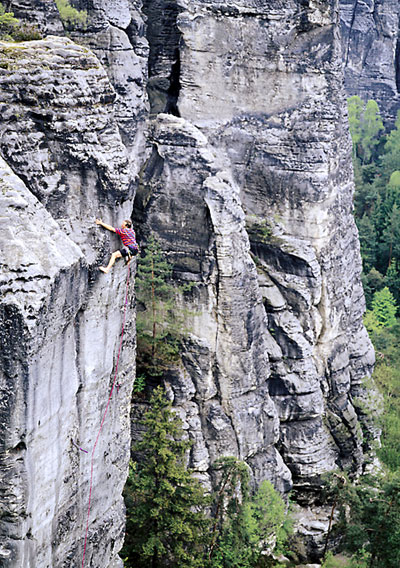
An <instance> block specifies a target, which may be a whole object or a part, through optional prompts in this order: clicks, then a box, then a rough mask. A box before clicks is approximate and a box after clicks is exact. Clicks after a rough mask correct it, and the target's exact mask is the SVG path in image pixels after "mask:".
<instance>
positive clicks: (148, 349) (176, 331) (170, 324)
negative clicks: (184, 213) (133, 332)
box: [136, 235, 182, 377]
mask: <svg viewBox="0 0 400 568" xmlns="http://www.w3.org/2000/svg"><path fill="white" fill-rule="evenodd" d="M171 275H172V267H171V265H170V264H169V263H168V262H167V261H166V260H165V258H164V255H163V252H162V250H161V246H160V244H159V242H158V241H157V240H156V239H155V237H154V236H153V235H152V236H151V237H150V239H149V241H148V244H147V246H146V247H145V254H144V257H143V258H141V259H140V262H139V264H138V273H137V278H136V296H137V300H138V312H137V319H136V326H137V371H138V374H141V375H143V376H147V377H157V376H160V375H161V374H162V372H163V370H164V369H165V368H166V367H168V365H170V364H171V363H173V362H176V361H177V359H178V354H179V342H180V337H181V329H182V322H181V321H180V318H179V315H178V310H176V307H175V288H174V286H173V285H172V284H171V283H170V280H171Z"/></svg>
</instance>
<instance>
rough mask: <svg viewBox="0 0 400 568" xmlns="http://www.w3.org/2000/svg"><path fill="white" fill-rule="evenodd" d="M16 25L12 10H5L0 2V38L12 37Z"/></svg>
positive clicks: (16, 21)
mask: <svg viewBox="0 0 400 568" xmlns="http://www.w3.org/2000/svg"><path fill="white" fill-rule="evenodd" d="M17 25H18V20H17V18H14V14H13V12H6V9H5V8H4V6H3V4H0V39H5V40H7V39H12V33H13V31H14V30H15V28H16V27H17Z"/></svg>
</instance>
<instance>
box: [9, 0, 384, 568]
mask: <svg viewBox="0 0 400 568" xmlns="http://www.w3.org/2000/svg"><path fill="white" fill-rule="evenodd" d="M11 4H12V9H14V10H15V12H16V15H17V16H19V17H23V15H24V14H25V13H26V11H27V10H28V9H29V8H31V9H32V11H33V12H34V14H35V18H34V21H35V22H37V25H38V26H39V27H40V28H41V30H42V31H43V33H45V34H46V33H49V32H51V33H55V34H60V35H61V34H63V33H64V31H63V30H64V27H63V24H62V23H61V20H60V18H59V17H58V15H57V13H56V11H55V10H54V4H51V6H52V7H51V9H50V3H49V2H47V0H32V1H31V2H29V3H28V2H22V0H15V1H14V0H13V2H12V3H11ZM74 6H75V7H77V8H78V9H86V10H88V20H87V23H86V25H85V26H81V29H79V27H78V26H75V27H74V28H73V29H70V30H68V33H69V34H70V36H71V37H72V39H74V40H76V41H77V42H79V43H80V44H81V45H80V46H78V45H76V44H75V43H73V41H71V40H69V39H65V38H61V37H55V36H51V37H48V38H46V39H44V40H42V41H38V42H29V43H22V44H18V45H12V44H6V43H0V154H1V156H2V159H1V163H0V184H1V187H2V191H1V192H0V199H1V202H2V210H3V207H4V209H5V208H7V217H2V218H1V219H0V220H1V225H0V226H1V232H0V242H1V244H2V249H3V251H2V258H3V259H4V261H3V264H4V266H3V267H2V275H1V291H2V301H1V309H0V317H1V318H2V319H1V327H0V329H1V341H2V351H1V373H2V374H1V375H0V381H1V382H0V389H1V391H0V396H1V398H0V419H1V424H2V432H4V435H2V436H1V444H2V446H1V454H0V460H1V469H0V472H1V473H0V475H1V478H0V495H1V501H2V504H3V505H2V506H3V510H4V512H3V513H2V515H0V518H1V521H0V541H1V548H0V558H1V562H3V564H4V566H16V565H18V566H19V565H20V566H23V567H29V568H33V566H39V565H40V566H41V567H50V566H51V567H52V568H59V567H63V566H65V568H67V567H69V566H73V565H79V564H80V562H81V557H82V548H83V538H84V532H85V525H86V516H87V505H88V501H87V499H88V490H89V476H90V452H91V449H92V447H93V444H94V442H95V439H96V436H97V433H98V431H99V427H100V423H101V418H102V416H103V412H104V410H105V407H106V402H107V397H108V394H109V391H110V385H111V382H112V378H113V368H114V364H115V361H116V357H117V351H118V343H119V332H120V326H121V322H122V317H123V314H122V311H121V308H122V307H123V306H122V304H123V298H124V293H125V278H126V272H125V271H124V270H123V269H122V266H116V267H115V270H113V272H112V274H110V275H109V276H107V277H106V276H101V278H100V277H99V274H98V272H97V269H96V267H97V266H98V264H100V263H101V262H104V260H105V258H106V257H107V256H108V254H109V252H110V250H111V248H115V247H116V245H117V241H116V240H113V239H112V240H111V244H110V242H109V239H108V237H107V236H105V235H104V233H103V232H101V231H100V230H99V229H96V228H95V225H94V223H93V222H94V219H95V217H97V216H102V217H103V219H104V220H105V221H108V222H111V223H115V224H117V222H119V221H121V219H123V218H126V217H129V216H130V215H131V212H132V202H133V199H134V198H135V207H134V211H133V218H134V221H135V226H136V228H137V229H138V230H139V233H140V234H141V236H142V238H143V240H144V241H145V240H146V238H147V236H148V235H149V233H150V232H154V233H155V234H156V235H157V237H158V239H159V241H160V242H161V244H162V247H163V249H164V251H165V253H166V255H167V257H168V259H169V260H170V261H171V263H172V264H173V272H174V278H175V279H176V282H177V283H190V284H191V286H190V287H189V288H190V290H189V291H187V292H184V293H181V296H180V301H179V302H178V304H177V310H182V311H185V313H186V314H187V313H190V314H191V315H186V320H187V321H186V328H187V330H188V331H187V332H185V338H184V345H183V348H182V353H181V359H182V364H181V365H180V366H179V367H177V368H171V370H170V372H169V373H168V376H167V377H166V381H165V382H166V386H167V389H168V392H169V393H170V396H171V397H172V398H173V400H174V403H175V406H176V408H177V410H178V411H179V413H180V415H181V416H182V418H183V420H184V424H185V428H186V429H187V431H188V435H189V436H190V437H191V438H192V439H193V441H194V445H193V448H192V452H191V465H192V466H193V467H194V468H195V469H196V470H197V471H198V473H199V475H200V476H201V477H202V479H204V481H205V482H209V481H210V465H211V464H212V463H213V461H214V460H215V459H216V458H217V457H219V456H221V455H236V456H238V457H240V458H241V459H243V460H245V461H246V462H247V463H248V464H249V466H250V467H251V470H252V472H253V478H254V480H255V482H257V483H258V482H260V481H262V480H263V479H270V480H272V481H273V482H274V484H275V486H276V487H277V488H279V489H280V490H281V491H287V490H288V489H289V488H290V487H291V486H292V484H293V485H294V487H295V489H296V492H297V495H298V498H299V500H300V501H303V502H305V503H307V502H310V501H311V500H312V499H314V498H315V496H316V495H317V493H318V487H319V483H320V475H321V474H322V473H323V472H325V471H328V470H332V469H334V468H337V467H345V468H347V469H349V470H350V471H351V472H354V473H356V472H359V471H360V470H361V468H362V465H363V460H364V455H363V452H364V449H365V448H364V447H363V446H362V436H361V426H360V424H361V420H360V419H362V411H361V410H360V409H357V400H359V399H360V397H362V395H363V387H362V379H363V377H364V376H365V375H367V374H369V373H370V371H371V367H372V365H373V352H372V348H371V345H370V343H369V341H368V338H367V335H366V332H365V330H364V328H363V325H362V317H361V316H362V312H363V309H364V300H363V295H362V289H361V285H360V280H359V274H360V270H361V265H360V256H359V250H358V242H357V232H356V229H355V225H354V221H353V218H352V191H353V186H352V172H351V161H350V160H351V152H350V142H349V136H348V132H347V122H346V114H345V110H344V108H345V93H344V90H343V88H342V80H343V74H342V52H341V37H340V33H339V32H340V23H339V5H338V1H337V0H324V1H318V2H317V1H314V0H309V1H307V2H305V1H303V0H288V1H285V2H282V1H281V0H272V1H268V2H267V1H262V0H246V1H244V0H243V1H242V0H229V2H225V3H221V2H217V1H216V0H190V1H189V0H171V1H169V2H167V1H166V0H144V1H143V2H141V1H139V0H130V1H129V0H124V1H122V2H115V1H114V0H94V1H93V2H90V3H89V5H88V4H87V2H83V1H82V2H80V1H77V2H74ZM48 8H49V10H50V11H48ZM46 14H49V17H48V18H46ZM343 17H345V16H343ZM64 25H65V22H64ZM93 52H94V53H95V54H96V56H97V57H95V56H94V55H93ZM147 90H148V95H149V100H150V104H148V103H147ZM165 113H169V114H165ZM149 115H150V120H148V118H149ZM136 190H137V191H136ZM135 194H136V197H135ZM130 308H131V303H129V310H130ZM128 322H129V323H128V326H127V328H126V331H125V343H124V350H123V354H122V359H121V362H120V372H121V376H120V378H119V383H120V384H121V385H122V386H121V388H119V389H118V391H117V392H116V393H114V395H113V397H112V399H111V403H110V408H109V414H108V417H107V421H106V422H105V425H104V429H103V430H102V434H101V438H100V442H99V446H98V448H97V452H96V454H95V459H94V468H93V471H94V476H95V478H94V494H93V500H92V512H91V517H90V527H89V539H88V550H87V557H86V558H87V565H88V566H93V567H98V566H105V567H110V568H111V566H114V565H115V563H117V564H118V559H117V552H118V550H119V548H120V546H121V542H122V533H123V523H124V520H123V508H122V498H121V491H122V486H123V484H124V480H125V477H126V468H127V460H128V457H129V425H128V420H129V419H128V406H129V398H130V385H131V381H132V380H133V377H134V330H133V324H132V323H131V321H130V318H129V314H128ZM364 434H365V432H364ZM367 434H368V432H367ZM370 435H372V434H370ZM79 448H82V449H83V450H86V451H88V452H89V453H88V454H86V453H85V452H84V451H82V449H79ZM3 564H2V565H3Z"/></svg>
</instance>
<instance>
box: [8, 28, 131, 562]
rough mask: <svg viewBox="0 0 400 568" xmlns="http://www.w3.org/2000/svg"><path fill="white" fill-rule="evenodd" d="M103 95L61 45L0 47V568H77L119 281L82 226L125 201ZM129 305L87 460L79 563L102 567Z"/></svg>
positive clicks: (124, 170)
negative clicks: (106, 270) (114, 386)
mask: <svg viewBox="0 0 400 568" xmlns="http://www.w3.org/2000/svg"><path fill="white" fill-rule="evenodd" d="M115 96H116V95H115V91H114V89H113V88H112V86H111V84H110V82H109V80H108V78H107V75H106V74H105V72H104V70H103V68H102V67H101V66H100V64H99V62H98V60H97V59H96V57H95V56H94V55H93V54H92V53H91V52H90V51H89V50H88V49H87V48H84V47H78V46H77V45H76V44H74V43H73V42H72V41H70V40H68V39H65V38H56V37H49V38H47V39H46V40H42V41H37V42H29V43H22V44H18V45H12V44H7V43H1V42H0V109H1V110H0V117H1V118H0V139H1V142H0V152H1V154H2V156H3V157H2V158H1V169H0V180H1V182H0V183H1V201H2V203H1V211H2V217H1V232H0V235H1V237H0V243H1V250H2V253H1V256H2V272H1V312H0V313H1V325H0V329H1V365H0V369H1V371H0V372H1V375H0V393H1V394H0V420H1V432H2V435H1V453H0V461H1V476H0V488H1V489H0V495H1V509H2V514H1V516H0V517H1V520H0V542H1V548H0V559H1V560H0V564H1V566H5V567H6V566H7V567H8V566H10V567H13V568H15V567H16V566H18V567H31V568H33V567H35V568H37V567H39V566H40V567H41V568H44V567H49V568H50V567H52V568H56V567H63V566H64V567H70V566H78V565H81V562H82V554H83V541H84V536H85V528H86V518H87V511H88V503H89V478H90V473H91V453H92V448H93V445H94V443H95V440H96V436H97V433H98V430H99V427H100V424H101V420H102V417H103V414H104V411H105V407H106V403H107V399H108V396H109V392H110V387H111V381H112V378H113V369H114V366H115V362H116V356H117V350H118V346H119V335H120V330H121V324H122V317H123V314H122V308H123V303H124V297H125V279H126V271H125V270H124V269H123V267H122V266H118V267H116V269H115V271H114V272H113V274H112V275H109V276H104V277H103V276H100V273H99V272H98V270H97V266H98V265H99V264H100V263H101V262H103V261H104V260H105V259H106V258H108V255H109V252H110V247H115V246H116V245H117V239H115V238H114V239H113V240H112V243H111V244H110V239H109V237H107V236H106V235H105V234H104V233H103V232H101V231H100V230H99V229H96V225H95V224H94V219H95V218H96V216H103V217H104V219H105V220H108V221H109V222H115V223H117V222H118V221H120V220H121V218H122V219H123V218H125V217H127V216H129V214H130V210H131V201H130V200H131V198H132V195H133V193H132V185H131V183H130V177H129V157H128V155H127V151H126V149H125V147H124V146H123V144H122V141H121V136H120V133H119V129H118V127H117V122H116V119H115V112H116V111H115V106H114V100H115ZM132 278H133V276H132ZM132 284H133V283H132ZM132 302H133V286H132V289H131V295H130V301H129V305H128V308H127V309H128V324H127V327H126V331H125V343H124V349H123V352H122V357H121V360H120V367H119V369H120V374H119V377H118V382H119V384H121V388H120V389H118V391H115V392H114V395H113V397H112V399H111V402H110V407H109V411H108V416H107V418H106V421H105V423H104V427H103V430H102V433H101V436H100V437H99V441H98V446H97V449H96V452H95V454H94V461H93V483H94V485H93V495H92V506H91V514H90V524H89V532H88V546H87V552H86V561H85V566H93V567H94V566H96V567H98V566H107V567H108V566H109V565H110V566H111V565H114V563H115V562H116V561H117V560H118V556H117V553H118V550H119V549H120V547H121V545H122V541H123V531H124V508H123V501H122V496H121V494H122V489H123V486H124V483H125V479H126V474H127V464H128V459H129V447H130V436H129V393H130V389H131V385H132V381H133V379H134V367H135V365H134V361H135V355H134V317H133V312H132V311H131V305H133V304H132ZM77 446H78V447H77ZM79 447H81V448H82V449H83V450H86V451H81V450H79Z"/></svg>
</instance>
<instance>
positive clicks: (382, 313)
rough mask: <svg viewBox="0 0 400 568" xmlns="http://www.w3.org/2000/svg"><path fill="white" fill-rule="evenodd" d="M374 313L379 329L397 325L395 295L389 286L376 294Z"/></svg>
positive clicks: (373, 306)
mask: <svg viewBox="0 0 400 568" xmlns="http://www.w3.org/2000/svg"><path fill="white" fill-rule="evenodd" d="M372 312H373V314H374V317H375V319H376V321H377V322H378V326H379V327H391V326H392V325H395V323H396V312H397V306H396V302H395V299H394V297H393V294H392V293H391V291H390V290H389V288H388V287H387V286H385V287H384V288H382V290H379V291H378V292H375V294H374V297H373V299H372Z"/></svg>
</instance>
